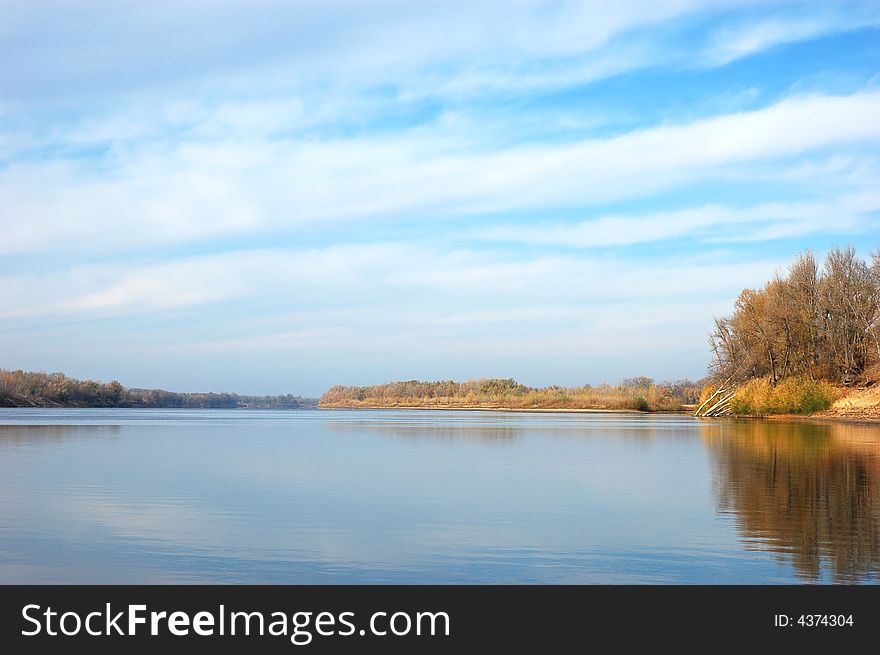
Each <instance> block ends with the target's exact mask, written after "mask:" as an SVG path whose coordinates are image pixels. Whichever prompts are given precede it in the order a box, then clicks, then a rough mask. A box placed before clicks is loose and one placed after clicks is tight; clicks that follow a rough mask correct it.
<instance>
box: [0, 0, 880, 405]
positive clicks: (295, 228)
mask: <svg viewBox="0 0 880 655" xmlns="http://www.w3.org/2000/svg"><path fill="white" fill-rule="evenodd" d="M878 37H880V3H878V2H876V1H873V2H831V1H828V2H784V1H767V2H746V1H743V2H740V1H736V0H731V1H725V0H715V1H713V2H705V1H699V2H697V1H691V0H668V1H667V0H651V1H648V0H644V1H639V2H637V1H617V2H613V3H610V2H598V1H597V2H593V1H587V2H567V1H564V0H556V1H553V2H539V1H529V0H522V1H516V0H513V1H507V2H500V1H498V2H484V1H480V0H469V1H468V2H449V1H448V0H447V1H445V2H431V1H425V2H402V1H397V0H381V1H380V0H357V1H354V0H352V1H351V2H338V1H337V2H334V1H327V0H323V1H315V2H281V1H280V0H279V1H275V0H250V1H248V2H232V1H229V0H212V1H211V2H207V1H197V0H189V1H184V0H174V1H165V0H153V1H151V2H149V3H144V2H118V1H116V0H113V1H111V0H106V1H104V0H95V1H93V2H75V1H66V2H65V1H37V2H35V1H34V0H27V1H19V0H3V10H2V12H0V61H2V64H0V368H7V369H15V368H23V369H26V370H43V371H63V372H65V373H67V374H68V375H72V376H75V377H80V378H92V379H99V380H103V381H109V380H111V379H118V380H119V381H121V382H122V383H123V384H125V385H127V386H137V387H162V388H166V389H172V390H178V391H237V392H240V393H259V394H263V393H295V394H303V395H311V396H316V395H319V394H320V393H321V392H322V391H324V390H325V389H327V388H328V387H329V386H331V385H333V384H376V383H382V382H386V381H390V380H397V379H450V378H451V379H456V380H463V379H475V378H482V377H513V378H516V379H517V380H519V381H520V382H523V383H525V384H529V385H533V386H544V385H549V384H562V385H572V386H573V385H582V384H587V383H590V384H599V383H602V382H606V381H607V382H612V383H614V382H617V381H619V380H620V379H621V378H623V377H631V376H636V375H647V376H651V377H654V378H656V379H658V380H663V379H678V378H683V377H690V378H699V377H701V376H703V375H705V373H706V366H707V363H708V361H709V349H708V340H707V335H708V333H709V331H710V330H711V327H712V321H713V317H715V316H720V315H724V314H727V313H729V312H730V311H731V310H732V307H733V303H734V301H735V299H736V297H737V295H738V293H739V292H740V290H742V289H743V288H747V287H749V288H754V287H759V286H761V285H763V284H764V283H765V282H766V281H768V280H769V279H770V278H771V277H772V276H773V275H774V274H775V273H777V272H783V273H784V271H785V269H786V267H787V266H788V265H789V264H790V262H791V261H792V260H793V259H794V258H795V257H796V256H797V254H798V253H799V252H801V251H803V250H805V249H812V250H814V251H815V252H816V253H817V254H818V255H819V256H820V257H821V256H823V255H824V253H825V252H826V251H827V250H828V249H829V248H832V247H836V246H845V245H847V244H852V245H853V246H854V247H855V248H856V249H857V251H858V253H859V254H860V255H861V256H863V257H868V256H869V255H870V253H871V252H872V251H873V250H875V249H876V248H877V247H880V211H878V210H880V147H878V146H880V74H878V73H880V38H878Z"/></svg>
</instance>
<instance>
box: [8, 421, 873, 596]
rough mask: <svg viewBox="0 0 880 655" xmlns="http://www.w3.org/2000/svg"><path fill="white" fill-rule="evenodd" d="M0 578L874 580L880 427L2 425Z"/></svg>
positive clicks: (492, 423)
mask: <svg viewBox="0 0 880 655" xmlns="http://www.w3.org/2000/svg"><path fill="white" fill-rule="evenodd" d="M0 499H2V502H0V582H4V583H12V582H32V583H42V582H204V581H207V582H215V581H216V582H253V583H263V582H270V583H273V582H279V583H298V582H316V583H345V582H354V583H373V582H404V583H427V582H441V583H445V582H450V583H458V582H527V583H533V582H549V583H666V582H673V583H701V582H702V583H778V582H802V581H808V582H809V581H814V582H875V583H876V582H878V581H880V428H876V427H870V426H867V427H864V426H843V425H830V424H824V425H809V424H805V423H764V422H747V421H742V422H737V421H725V422H708V421H703V422H700V421H695V420H692V419H690V418H688V417H683V416H643V415H632V414H620V415H617V414H593V415H589V414H521V413H495V412H436V411H301V412H296V411H291V412H269V411H243V410H238V411H207V410H203V411H185V410H167V411H165V410H45V409H39V410H32V409H26V410H22V409H0Z"/></svg>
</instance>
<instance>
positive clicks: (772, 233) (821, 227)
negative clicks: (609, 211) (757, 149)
mask: <svg viewBox="0 0 880 655" xmlns="http://www.w3.org/2000/svg"><path fill="white" fill-rule="evenodd" d="M877 211H880V193H878V192H877V191H875V190H873V189H871V190H868V191H865V192H862V193H857V194H850V195H846V196H842V197H838V198H834V199H832V200H827V201H815V202H773V203H762V204H758V205H753V206H748V207H740V208H735V207H727V206H723V205H717V204H713V205H703V206H700V207H694V208H690V209H680V210H674V211H664V212H654V213H649V214H643V215H613V216H602V217H600V218H595V219H592V220H587V221H580V222H576V223H551V222H542V223H538V224H531V225H494V226H492V227H490V228H486V229H483V230H478V231H475V233H474V234H475V236H476V237H477V238H483V239H488V240H493V241H507V242H524V243H528V244H531V245H558V246H572V247H576V248H602V247H606V246H620V245H633V244H638V243H649V242H652V241H662V240H665V239H674V238H677V237H685V236H686V237H689V238H692V239H697V240H703V241H705V242H713V243H718V242H724V241H757V240H764V239H774V238H780V237H783V236H794V235H802V234H808V233H811V232H822V231H827V230H828V227H829V221H830V220H833V221H834V227H835V229H836V230H838V231H843V230H847V229H855V228H857V227H858V226H859V225H865V224H871V225H873V224H874V223H876V220H877V219H876V218H873V217H869V214H870V213H872V212H877Z"/></svg>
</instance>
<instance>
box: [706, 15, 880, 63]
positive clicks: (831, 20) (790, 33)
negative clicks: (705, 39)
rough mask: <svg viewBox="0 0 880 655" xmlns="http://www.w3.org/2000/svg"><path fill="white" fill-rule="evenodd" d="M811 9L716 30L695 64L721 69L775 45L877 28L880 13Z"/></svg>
mask: <svg viewBox="0 0 880 655" xmlns="http://www.w3.org/2000/svg"><path fill="white" fill-rule="evenodd" d="M813 9H814V11H815V13H812V14H811V13H809V12H804V13H803V14H802V15H800V16H794V17H792V16H785V17H775V18H766V19H757V20H751V21H749V22H746V23H743V24H739V25H731V26H726V27H723V28H720V29H718V30H716V31H715V33H714V34H713V35H712V36H711V37H710V40H709V45H708V46H707V48H706V51H705V54H704V57H703V58H702V60H701V61H700V62H699V63H701V64H703V65H709V66H721V65H723V64H727V63H730V62H731V61H734V60H736V59H741V58H743V57H748V56H749V55H753V54H755V53H758V52H763V51H765V50H768V49H770V48H773V47H775V46H779V45H783V44H787V43H795V42H797V41H804V40H807V39H812V38H816V37H819V36H825V35H827V34H834V33H841V32H849V31H852V30H857V29H859V28H863V27H875V26H877V25H880V10H878V8H877V6H876V4H872V3H868V4H863V5H856V6H850V7H847V8H845V9H836V10H835V8H833V7H830V6H829V7H822V6H821V5H817V6H816V7H814V8H813Z"/></svg>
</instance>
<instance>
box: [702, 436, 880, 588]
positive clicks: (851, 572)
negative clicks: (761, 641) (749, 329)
mask: <svg viewBox="0 0 880 655" xmlns="http://www.w3.org/2000/svg"><path fill="white" fill-rule="evenodd" d="M703 437H704V439H705V440H706V442H707V443H708V445H709V451H710V453H712V455H713V456H714V463H715V467H716V473H717V477H716V481H717V486H718V489H717V493H718V502H719V506H720V509H721V511H725V512H730V513H732V514H733V515H734V516H735V518H736V523H737V527H738V528H739V530H740V531H741V532H742V534H743V535H744V537H745V538H746V539H748V540H749V541H752V542H754V543H756V544H758V545H759V547H762V548H768V549H769V550H772V551H774V552H778V553H786V554H788V555H789V556H790V557H791V559H792V561H793V564H794V566H795V569H796V571H797V573H798V575H800V576H802V577H804V578H807V579H810V580H817V579H819V578H820V575H821V573H822V572H823V566H824V567H825V569H826V571H829V572H830V573H831V575H832V576H833V578H834V579H835V580H836V581H838V582H852V581H857V580H860V579H864V578H871V577H877V576H878V573H880V430H878V429H877V428H873V427H860V426H847V425H832V424H822V425H815V424H807V423H803V424H798V423H796V424H791V423H773V422H763V421H761V422H735V423H730V424H725V425H723V426H720V425H718V424H715V425H706V426H704V427H703Z"/></svg>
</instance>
